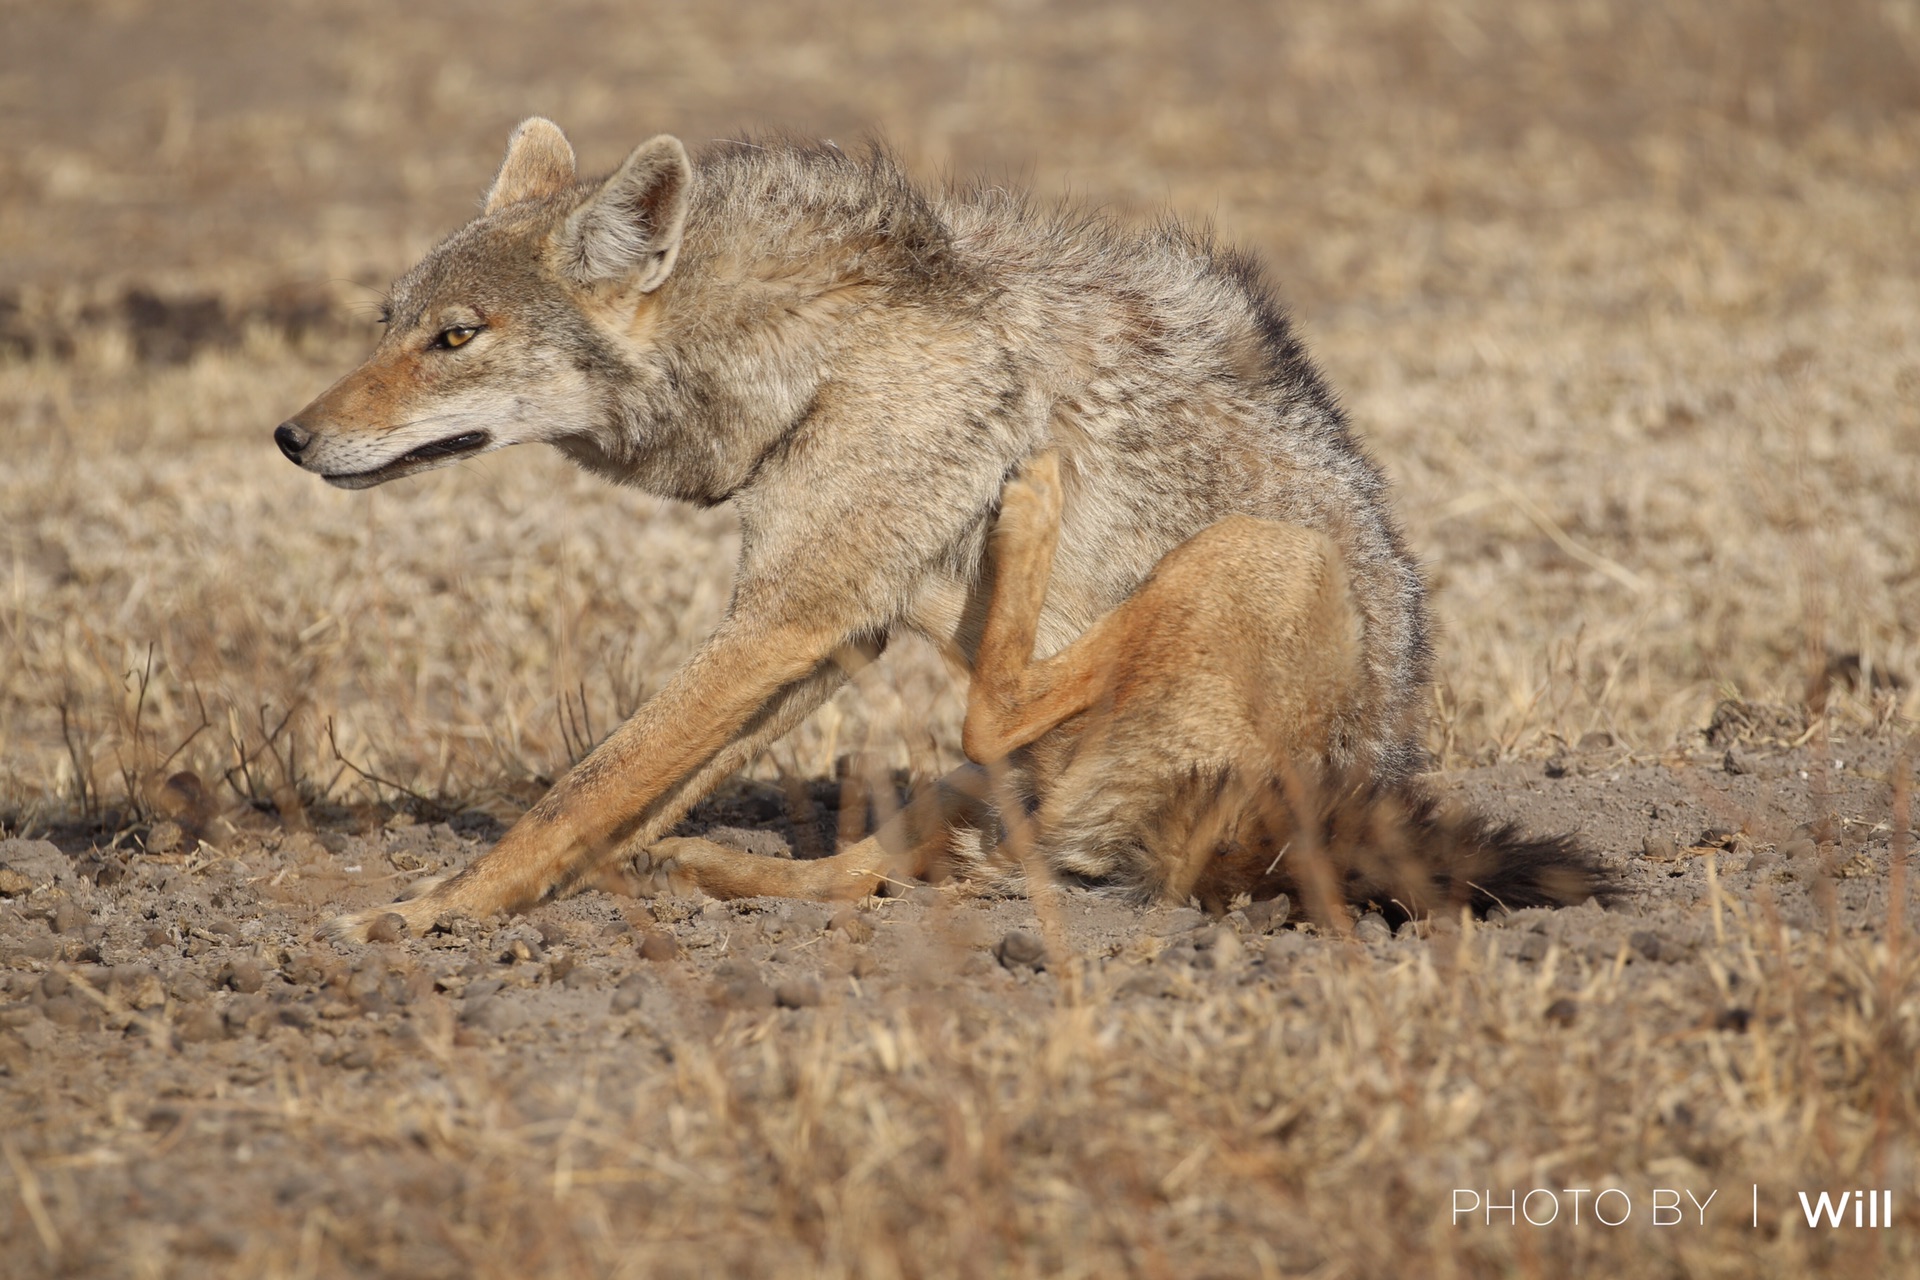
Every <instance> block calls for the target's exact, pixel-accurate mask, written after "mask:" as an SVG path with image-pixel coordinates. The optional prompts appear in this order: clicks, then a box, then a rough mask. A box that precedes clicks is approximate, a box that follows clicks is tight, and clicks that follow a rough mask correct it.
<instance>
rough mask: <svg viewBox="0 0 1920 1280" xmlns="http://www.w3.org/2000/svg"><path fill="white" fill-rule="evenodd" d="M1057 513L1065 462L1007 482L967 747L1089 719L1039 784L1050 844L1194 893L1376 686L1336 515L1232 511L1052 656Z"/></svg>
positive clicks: (1175, 895) (1317, 773)
mask: <svg viewBox="0 0 1920 1280" xmlns="http://www.w3.org/2000/svg"><path fill="white" fill-rule="evenodd" d="M1059 520H1060V488H1059V482H1058V470H1057V465H1056V463H1055V461H1054V459H1053V457H1052V455H1042V456H1041V457H1040V458H1037V459H1035V461H1034V462H1033V463H1032V464H1030V465H1029V467H1028V468H1027V470H1026V471H1025V472H1024V473H1023V474H1022V475H1021V476H1020V477H1019V478H1018V479H1016V480H1015V481H1013V482H1012V483H1010V484H1009V485H1008V486H1007V489H1006V492H1005V495H1004V497H1003V500H1002V506H1001V516H1000V523H999V524H998V526H997V527H996V528H995V531H994V543H993V549H994V555H995V558H996V559H995V564H996V568H995V585H994V594H993V597H992V599H991V600H990V601H989V604H988V611H987V619H986V627H985V631H984V633H983V636H982V642H981V646H980V651H979V654H978V657H977V659H976V662H975V668H974V679H973V685H972V687H971V689H970V690H969V693H968V699H967V721H966V736H965V745H966V750H967V754H968V755H969V756H971V757H972V758H974V759H975V760H979V761H982V762H983V763H986V762H991V761H994V760H996V759H1000V758H1004V757H1005V756H1006V755H1007V754H1008V753H1009V752H1012V751H1014V750H1017V749H1019V748H1021V747H1024V746H1027V745H1029V744H1032V743H1034V742H1036V741H1038V740H1039V739H1041V738H1043V737H1044V736H1045V735H1047V734H1048V733H1050V732H1051V731H1053V730H1054V729H1056V728H1058V727H1060V726H1061V725H1063V724H1064V723H1066V722H1067V721H1068V720H1071V719H1073V718H1075V717H1082V719H1081V720H1080V722H1079V724H1078V725H1077V726H1076V727H1075V735H1076V743H1075V745H1074V747H1073V755H1074V759H1073V762H1072V763H1071V765H1069V766H1067V767H1066V768H1064V769H1062V770H1060V771H1059V773H1058V774H1057V776H1055V777H1053V778H1052V779H1051V780H1049V781H1048V782H1046V783H1045V786H1044V793H1043V794H1042V796H1041V797H1040V800H1041V811H1040V814H1039V820H1040V831H1039V832H1038V834H1037V840H1038V843H1039V847H1040V848H1041V849H1042V850H1043V851H1044V853H1045V854H1046V856H1047V857H1048V858H1049V859H1050V860H1052V861H1053V863H1054V864H1055V865H1056V866H1058V867H1059V868H1060V869H1062V870H1067V871H1072V872H1075V873H1077V874H1087V875H1096V876H1115V877H1118V878H1121V879H1124V880H1126V881H1128V882H1130V883H1132V884H1133V885H1134V886H1135V887H1138V888H1140V889H1142V890H1143V891H1146V892H1150V893H1156V894H1158V895H1160V896H1164V897H1168V898H1172V899H1175V900H1184V899H1185V898H1186V896H1187V895H1188V894H1189V893H1191V892H1192V891H1193V890H1194V889H1195V887H1196V886H1198V885H1199V884H1201V883H1202V881H1203V879H1204V878H1205V877H1206V875H1207V873H1208V871H1209V870H1210V867H1211V862H1210V860H1211V859H1213V858H1215V857H1216V856H1218V854H1219V852H1220V851H1221V850H1222V849H1230V848H1232V847H1233V846H1234V845H1235V844H1236V843H1238V842H1240V841H1241V840H1243V839H1244V838H1248V837H1247V836H1245V835H1244V834H1243V833H1247V832H1253V831H1257V830H1259V829H1261V828H1267V827H1273V826H1280V827H1285V826H1288V825H1289V823H1288V822H1287V820H1286V818H1285V817H1284V815H1279V820H1278V822H1274V821H1270V815H1267V814H1265V813H1264V812H1260V811H1259V809H1260V807H1261V805H1263V804H1265V803H1267V802H1270V801H1271V800H1272V798H1273V790H1272V788H1271V787H1270V786H1269V785H1268V783H1269V781H1270V780H1278V781H1280V782H1282V783H1284V784H1286V789H1287V790H1289V791H1296V792H1298V793H1299V795H1298V796H1297V797H1290V799H1291V800H1292V801H1293V803H1295V804H1299V805H1301V806H1303V807H1306V806H1310V802H1311V796H1312V790H1313V788H1315V787H1316V786H1317V785H1318V783H1319V779H1320V778H1321V777H1322V776H1323V773H1324V772H1325V770H1326V767H1327V766H1328V765H1329V764H1330V763H1336V764H1337V763H1340V756H1341V755H1342V754H1343V751H1344V750H1345V747H1344V742H1343V739H1346V738H1350V737H1351V726H1352V725H1354V724H1355V722H1356V721H1357V720H1359V719H1360V718H1361V714H1362V713H1361V712H1360V710H1359V709H1360V708H1361V706H1362V705H1363V703H1364V701H1365V696H1366V695H1365V687H1366V678H1365V672H1364V670H1363V668H1362V646H1361V643H1360V622H1359V615H1358V611H1357V609H1356V607H1355V605H1354V601H1353V599H1352V597H1351V594H1350V591H1349V587H1348V579H1347V576H1346V573H1345V570H1344V566H1343V565H1342V562H1341V560H1340V555H1339V551H1338V548H1337V547H1336V546H1335V545H1334V543H1333V542H1332V541H1331V540H1330V539H1328V538H1327V537H1325V536H1324V535H1322V534H1320V533H1317V532H1314V531H1312V530H1309V529H1306V528H1303V527H1300V526H1297V525H1289V524H1281V523H1277V522H1273V521H1265V520H1255V519H1252V518H1250V517H1244V516H1233V517H1228V518H1227V519H1224V520H1221V521H1219V522H1218V523H1216V524H1214V525H1211V526H1209V527H1208V528H1206V529H1203V530H1201V531H1200V532H1199V533H1197V534H1195V535H1194V536H1193V537H1192V538H1190V539H1188V540H1187V541H1186V542H1185V543H1182V544H1181V545H1180V546H1178V547H1176V548H1174V550H1172V551H1171V552H1169V553H1168V554H1167V555H1166V556H1165V557H1164V558H1163V559H1162V560H1161V562H1160V563H1159V565H1157V566H1156V567H1155V569H1154V571H1153V574H1152V575H1151V576H1150V578H1149V579H1148V580H1147V582H1146V583H1144V584H1143V585H1142V586H1141V588H1140V589H1139V590H1138V591H1137V592H1136V593H1135V594H1134V595H1133V596H1132V597H1130V598H1128V599H1127V600H1126V601H1124V602H1123V603H1122V604H1120V605H1119V606H1118V607H1117V608H1115V609H1114V610H1112V611H1111V612H1110V613H1108V614H1107V615H1105V616H1104V617H1102V618H1101V619H1099V620H1098V621H1097V622H1095V623H1094V625H1093V626H1092V627H1090V628H1088V630H1087V631H1086V633H1085V634H1083V635H1082V636H1081V637H1080V638H1079V639H1077V640H1075V641H1074V642H1073V643H1072V644H1070V645H1068V646H1067V647H1066V648H1065V649H1063V650H1061V651H1060V652H1059V653H1057V654H1055V655H1054V656H1053V657H1051V658H1048V659H1046V660H1044V661H1041V662H1034V661H1033V660H1032V655H1033V643H1034V635H1035V630H1036V627H1037V624H1038V619H1039V614H1040V609H1041V606H1042V604H1043V602H1044V601H1045V598H1046V590H1047V579H1048V575H1049V573H1050V571H1051V564H1052V556H1053V549H1054V544H1055V540H1056V539H1057V537H1058V530H1059ZM1043 749H1044V748H1043Z"/></svg>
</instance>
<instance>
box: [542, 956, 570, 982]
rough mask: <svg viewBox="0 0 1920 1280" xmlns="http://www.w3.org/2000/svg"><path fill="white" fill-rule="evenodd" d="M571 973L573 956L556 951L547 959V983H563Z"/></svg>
mask: <svg viewBox="0 0 1920 1280" xmlns="http://www.w3.org/2000/svg"><path fill="white" fill-rule="evenodd" d="M572 972H573V955H572V953H571V952H567V951H556V952H554V953H553V954H552V955H551V956H549V957H548V959H547V981H548V982H565V981H566V978H567V975H568V974H570V973H572Z"/></svg>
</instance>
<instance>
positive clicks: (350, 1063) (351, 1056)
mask: <svg viewBox="0 0 1920 1280" xmlns="http://www.w3.org/2000/svg"><path fill="white" fill-rule="evenodd" d="M514 1025H515V1026H518V1025H519V1024H518V1023H517V1022H516V1023H515V1024H514ZM490 1029H494V1030H496V1031H497V1030H498V1029H497V1028H490ZM336 1062H337V1063H338V1065H339V1066H341V1067H342V1068H344V1069H346V1070H348V1071H365V1070H367V1069H368V1068H369V1067H371V1066H373V1050H372V1049H370V1048H368V1047H367V1046H366V1045H359V1046H357V1047H356V1048H352V1049H349V1050H347V1051H346V1052H345V1053H343V1054H341V1055H340V1056H339V1058H338V1059H336Z"/></svg>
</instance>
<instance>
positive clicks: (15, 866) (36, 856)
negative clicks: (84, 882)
mask: <svg viewBox="0 0 1920 1280" xmlns="http://www.w3.org/2000/svg"><path fill="white" fill-rule="evenodd" d="M0 865H4V866H6V867H8V868H10V869H11V870H13V871H16V872H18V873H19V874H21V875H23V876H25V877H26V878H27V880H28V882H29V884H30V885H33V886H38V885H47V884H66V885H70V884H72V883H73V882H74V878H75V877H74V873H73V859H71V858H69V857H68V856H67V855H66V854H64V853H62V852H60V850H59V847H58V846H56V845H55V844H54V843H53V842H52V841H51V840H0Z"/></svg>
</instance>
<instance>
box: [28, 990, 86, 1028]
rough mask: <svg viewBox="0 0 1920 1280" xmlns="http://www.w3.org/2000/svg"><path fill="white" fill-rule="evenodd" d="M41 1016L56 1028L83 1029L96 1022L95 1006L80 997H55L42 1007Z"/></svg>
mask: <svg viewBox="0 0 1920 1280" xmlns="http://www.w3.org/2000/svg"><path fill="white" fill-rule="evenodd" d="M40 1013H41V1016H42V1017H44V1018H46V1020H47V1021H48V1022H51V1023H52V1024H53V1025H54V1026H56V1027H68V1028H73V1027H81V1026H87V1025H89V1024H91V1023H92V1022H93V1020H94V1010H93V1006H92V1005H90V1004H88V1003H87V1002H86V1001H84V1000H82V999H81V998H80V997H79V996H55V997H54V998H53V999H51V1000H49V1001H47V1002H46V1003H45V1004H43V1005H41V1006H40Z"/></svg>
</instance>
